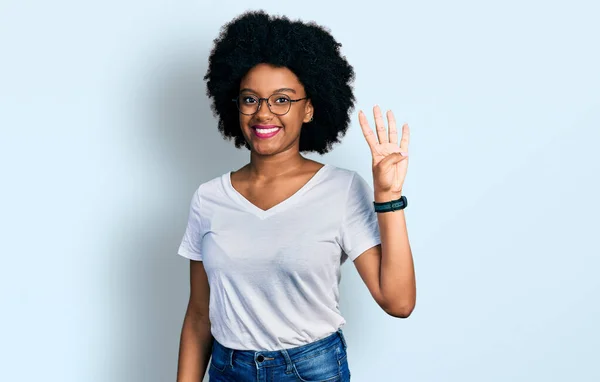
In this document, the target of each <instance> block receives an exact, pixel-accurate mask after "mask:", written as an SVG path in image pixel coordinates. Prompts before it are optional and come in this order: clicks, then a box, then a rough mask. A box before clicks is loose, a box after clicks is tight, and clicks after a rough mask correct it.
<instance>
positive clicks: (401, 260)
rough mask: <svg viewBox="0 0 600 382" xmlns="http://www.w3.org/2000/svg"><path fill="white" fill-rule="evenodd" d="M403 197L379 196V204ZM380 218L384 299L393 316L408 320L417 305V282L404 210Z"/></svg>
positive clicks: (382, 214) (381, 271)
mask: <svg viewBox="0 0 600 382" xmlns="http://www.w3.org/2000/svg"><path fill="white" fill-rule="evenodd" d="M399 198H400V195H392V194H385V193H376V194H375V201H376V202H387V201H390V200H395V199H399ZM377 219H378V222H379V231H380V235H381V265H380V272H379V275H380V279H379V280H380V285H379V287H380V290H381V294H382V298H383V300H384V301H385V306H386V310H387V311H388V312H389V313H390V314H391V315H394V316H398V317H408V315H410V313H411V312H412V310H413V309H414V306H415V303H416V282H415V269H414V264H413V258H412V252H411V249H410V243H409V240H408V231H407V228H406V219H405V216H404V210H398V211H393V212H385V213H378V214H377Z"/></svg>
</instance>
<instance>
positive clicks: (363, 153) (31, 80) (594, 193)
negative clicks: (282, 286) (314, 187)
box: [0, 0, 600, 382]
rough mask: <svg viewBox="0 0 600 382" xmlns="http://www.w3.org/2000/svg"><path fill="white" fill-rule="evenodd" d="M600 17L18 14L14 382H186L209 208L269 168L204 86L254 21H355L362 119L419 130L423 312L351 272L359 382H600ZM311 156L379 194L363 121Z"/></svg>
mask: <svg viewBox="0 0 600 382" xmlns="http://www.w3.org/2000/svg"><path fill="white" fill-rule="evenodd" d="M596 4H597V2H593V1H588V2H581V1H571V2H566V1H563V2H547V1H545V2H542V1H536V2H533V1H525V2H523V1H504V2H494V3H492V2H485V3H484V2H477V1H455V2H442V1H420V2H416V1H415V2H406V1H400V2H392V1H388V2H382V1H370V2H360V3H351V2H347V3H343V4H342V3H334V2H325V1H307V0H303V1H294V2H287V1H286V2H284V1H261V2H241V1H239V2H232V1H210V2H209V1H206V2H194V1H160V0H144V1H127V2H124V1H116V0H105V1H95V2H91V1H88V2H82V1H66V0H59V1H52V2H50V1H47V2H41V1H38V2H33V1H24V0H19V1H17V0H13V1H10V0H9V1H7V0H4V1H3V2H2V3H1V4H0V47H2V49H1V51H0V52H1V53H0V54H1V58H0V127H1V139H0V153H1V154H0V155H1V157H0V166H1V168H0V170H1V180H2V188H1V190H2V191H1V193H2V195H1V198H0V208H1V209H0V211H1V213H0V219H1V220H0V224H1V227H0V228H1V231H0V232H2V240H1V241H0V253H1V255H2V259H1V266H0V291H1V292H0V293H1V309H2V310H1V314H0V363H1V365H2V366H1V367H0V380H2V381H61V382H82V381H93V382H96V381H103V382H104V381H110V382H117V381H119V382H120V381H123V382H131V381H144V382H145V381H170V380H174V378H175V370H176V363H177V351H178V343H179V333H180V329H181V323H182V320H183V315H184V311H185V307H186V302H187V297H188V263H187V261H186V260H185V259H183V258H181V257H179V256H177V255H176V250H177V247H178V245H179V241H180V239H181V236H182V235H183V231H184V228H185V224H186V219H187V212H188V206H189V201H190V199H191V195H192V193H193V192H194V190H195V189H196V187H197V186H198V184H199V183H201V182H203V181H206V180H208V179H210V178H212V177H215V176H217V175H220V174H222V173H224V172H226V171H229V170H231V169H235V168H238V167H240V166H242V165H243V164H244V163H245V162H246V160H247V159H248V154H247V152H245V151H242V150H236V149H235V148H234V147H233V145H232V144H231V143H228V142H226V141H224V140H222V139H221V138H220V136H219V133H218V131H217V129H216V125H215V119H214V118H213V116H212V114H211V112H210V109H209V104H208V100H207V98H206V96H205V85H204V82H203V81H202V76H203V75H204V73H205V71H206V67H207V56H208V54H209V51H210V48H211V44H212V40H213V39H214V38H215V37H216V36H217V34H218V31H219V28H220V26H221V25H222V24H223V23H225V22H227V21H229V20H230V19H231V18H232V17H234V16H236V15H238V14H239V13H241V12H242V11H244V10H245V9H246V7H248V6H255V7H264V9H266V10H268V11H270V12H273V13H283V14H286V15H288V16H290V17H292V18H301V19H303V20H314V21H317V22H318V23H320V24H323V25H326V26H327V27H329V28H331V30H332V33H333V34H334V36H335V37H336V38H337V39H338V40H339V41H340V42H342V44H343V52H344V54H345V55H346V56H347V58H348V60H349V61H350V62H351V64H353V65H354V68H355V70H356V75H357V78H356V82H355V90H356V96H357V100H358V103H357V109H358V108H360V109H363V110H365V111H367V112H368V113H370V112H371V107H372V106H373V104H375V103H378V104H380V105H381V106H382V108H385V109H388V108H391V109H392V110H393V111H394V112H395V114H396V116H397V119H398V122H399V123H402V122H408V123H409V124H410V126H411V131H412V133H411V134H412V135H411V149H410V153H411V157H410V165H409V170H408V176H407V179H406V183H405V187H404V193H405V195H406V196H407V197H408V200H409V207H408V208H407V210H406V218H407V223H408V229H409V236H410V240H411V245H412V250H413V256H414V259H415V267H416V272H417V290H418V292H417V295H418V297H417V306H416V309H415V310H414V312H413V314H412V315H411V316H410V318H408V319H406V320H401V319H394V318H392V317H389V316H387V315H386V314H385V313H384V312H383V311H382V310H381V309H380V308H379V307H378V306H377V305H376V303H375V302H374V301H373V299H372V297H371V296H370V294H369V293H368V290H367V288H366V287H365V285H364V284H363V283H362V281H361V279H360V277H359V276H358V274H357V272H356V270H355V268H354V266H353V265H352V263H346V265H345V266H344V273H343V281H342V309H343V313H344V314H345V316H346V318H347V320H348V324H347V325H346V327H345V328H344V329H345V333H346V336H347V339H348V344H349V352H350V353H349V354H350V355H349V360H350V366H351V370H352V374H353V381H358V382H361V381H432V382H438V381H461V382H465V381H477V382H480V381H524V382H525V381H527V382H530V381H598V380H600V369H599V368H598V367H597V365H594V362H595V361H597V360H598V359H599V358H600V354H599V353H600V352H599V350H598V347H599V345H600V329H598V323H600V304H599V297H598V296H599V293H600V281H599V278H598V276H597V274H598V270H599V269H600V260H599V255H600V245H599V244H598V234H599V228H600V224H599V223H598V218H599V215H600V208H599V202H598V200H599V197H600V194H599V191H600V187H599V185H598V176H599V175H600V160H599V159H598V141H599V139H600V133H599V128H600V91H599V89H600V74H599V70H598V68H600V54H599V53H598V52H599V50H598V39H599V36H600V27H599V24H598V14H599V11H600V9H599V6H597V5H596ZM254 9H256V8H254ZM311 157H312V158H315V159H317V160H321V161H324V162H328V163H331V164H334V165H337V166H341V167H345V168H350V169H353V170H357V171H359V173H360V174H361V175H363V176H364V177H365V178H366V179H367V180H368V181H369V183H371V180H372V178H371V173H370V154H369V151H368V148H367V145H366V144H365V142H364V138H363V137H362V135H361V131H360V128H359V125H358V121H357V118H356V113H355V114H354V116H353V123H352V126H351V128H350V129H349V131H348V134H347V136H346V138H345V139H344V141H343V144H341V145H339V146H337V147H336V148H335V150H334V151H333V152H332V153H330V154H328V155H326V156H325V157H319V156H311Z"/></svg>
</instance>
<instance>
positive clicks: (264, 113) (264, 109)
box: [255, 98, 274, 120]
mask: <svg viewBox="0 0 600 382" xmlns="http://www.w3.org/2000/svg"><path fill="white" fill-rule="evenodd" d="M263 101H265V104H264V105H263V104H262V102H263ZM273 116H274V114H273V113H272V112H271V109H270V108H269V100H268V99H267V98H261V99H259V100H258V111H257V112H256V114H255V117H256V118H258V119H260V120H263V119H271V118H273Z"/></svg>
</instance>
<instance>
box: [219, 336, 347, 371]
mask: <svg viewBox="0 0 600 382" xmlns="http://www.w3.org/2000/svg"><path fill="white" fill-rule="evenodd" d="M338 343H341V344H342V346H343V347H344V349H346V348H347V344H346V339H345V338H344V334H343V332H342V329H341V328H340V329H338V330H337V331H336V332H334V333H332V334H330V335H329V336H327V337H325V338H322V339H320V340H317V341H315V342H311V343H309V344H306V345H302V346H298V347H294V348H290V349H282V350H272V351H262V350H260V351H254V350H236V349H230V348H228V347H225V346H223V345H221V344H220V343H219V342H218V341H217V340H214V343H213V352H216V354H213V356H219V357H226V359H228V360H229V363H230V364H231V365H232V366H233V358H234V357H235V359H236V361H239V362H244V363H247V364H250V365H256V366H257V367H270V366H280V365H285V364H287V365H288V367H289V366H290V365H291V364H292V359H294V360H295V361H299V360H301V359H303V358H304V357H311V356H314V355H315V352H318V351H319V350H326V349H328V348H330V347H332V346H334V345H336V344H338Z"/></svg>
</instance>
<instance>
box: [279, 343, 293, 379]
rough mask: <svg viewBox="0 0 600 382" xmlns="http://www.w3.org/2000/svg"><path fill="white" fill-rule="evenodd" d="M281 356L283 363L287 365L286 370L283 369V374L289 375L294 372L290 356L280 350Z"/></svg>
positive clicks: (285, 351) (283, 350)
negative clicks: (283, 359)
mask: <svg viewBox="0 0 600 382" xmlns="http://www.w3.org/2000/svg"><path fill="white" fill-rule="evenodd" d="M281 354H283V358H285V363H286V365H287V368H286V369H285V373H286V374H291V373H293V372H294V368H293V367H294V364H293V363H292V359H291V358H290V355H289V354H288V352H287V350H285V349H282V350H281Z"/></svg>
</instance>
